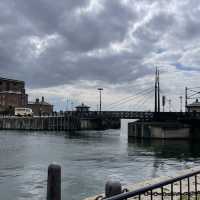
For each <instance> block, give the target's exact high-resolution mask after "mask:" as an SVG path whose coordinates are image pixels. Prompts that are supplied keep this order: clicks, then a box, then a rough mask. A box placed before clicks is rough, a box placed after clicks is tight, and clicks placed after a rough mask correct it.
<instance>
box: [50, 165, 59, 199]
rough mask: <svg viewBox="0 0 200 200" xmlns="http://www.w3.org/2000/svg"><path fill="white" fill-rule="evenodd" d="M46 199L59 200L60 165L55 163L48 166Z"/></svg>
mask: <svg viewBox="0 0 200 200" xmlns="http://www.w3.org/2000/svg"><path fill="white" fill-rule="evenodd" d="M47 200H61V167H60V166H59V165H56V164H51V165H49V167H48V180H47Z"/></svg>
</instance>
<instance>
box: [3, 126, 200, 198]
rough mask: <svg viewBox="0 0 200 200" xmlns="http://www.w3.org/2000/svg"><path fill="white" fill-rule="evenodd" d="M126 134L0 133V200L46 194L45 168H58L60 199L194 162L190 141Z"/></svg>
mask: <svg viewBox="0 0 200 200" xmlns="http://www.w3.org/2000/svg"><path fill="white" fill-rule="evenodd" d="M126 134H127V133H126V130H125V129H123V128H122V130H106V131H89V132H88V131H84V132H78V133H73V134H67V133H63V132H28V131H25V132H22V131H20V132H19V131H0V194H1V199H4V200H11V199H17V200H25V199H29V200H39V199H45V196H46V179H47V167H48V165H49V164H50V163H52V162H56V163H58V164H60V165H61V166H62V199H63V200H81V199H84V198H85V197H88V196H93V195H95V194H98V193H101V192H102V191H103V190H104V184H105V182H106V181H107V180H109V179H114V180H119V181H121V182H122V183H123V184H132V183H136V182H139V181H142V180H145V179H150V178H152V177H157V176H163V175H164V176H165V175H175V174H176V172H177V171H179V170H182V169H186V168H190V167H194V166H197V165H199V164H200V146H199V143H198V142H192V141H184V140H182V141H180V140H175V141H169V140H168V141H167V140H166V141H162V140H154V141H153V140H152V141H144V140H143V141H142V140H140V141H132V142H128V141H127V135H126Z"/></svg>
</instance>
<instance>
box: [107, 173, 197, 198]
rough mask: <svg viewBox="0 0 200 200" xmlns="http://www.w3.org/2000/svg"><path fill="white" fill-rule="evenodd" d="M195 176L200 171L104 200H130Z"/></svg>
mask: <svg viewBox="0 0 200 200" xmlns="http://www.w3.org/2000/svg"><path fill="white" fill-rule="evenodd" d="M197 174H200V170H198V171H195V172H191V173H188V174H185V175H181V176H178V177H175V178H171V179H168V180H166V181H161V182H159V183H156V184H153V185H150V186H146V187H143V188H140V189H137V190H134V191H131V192H126V193H122V194H118V195H116V196H113V197H109V198H104V200H124V199H127V198H131V197H134V196H137V195H141V194H144V193H146V192H148V191H151V190H154V189H158V188H161V187H163V186H166V185H169V184H173V183H175V182H178V181H181V180H183V179H186V178H190V177H192V176H196V175H197Z"/></svg>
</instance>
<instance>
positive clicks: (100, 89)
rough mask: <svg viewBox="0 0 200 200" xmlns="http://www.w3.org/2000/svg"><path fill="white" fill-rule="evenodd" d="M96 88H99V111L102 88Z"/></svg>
mask: <svg viewBox="0 0 200 200" xmlns="http://www.w3.org/2000/svg"><path fill="white" fill-rule="evenodd" d="M97 90H99V111H100V113H101V91H102V90H103V88H98V89H97Z"/></svg>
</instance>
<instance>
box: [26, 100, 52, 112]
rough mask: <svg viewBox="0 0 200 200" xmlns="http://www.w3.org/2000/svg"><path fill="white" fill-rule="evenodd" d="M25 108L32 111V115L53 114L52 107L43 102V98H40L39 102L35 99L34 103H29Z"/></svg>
mask: <svg viewBox="0 0 200 200" xmlns="http://www.w3.org/2000/svg"><path fill="white" fill-rule="evenodd" d="M27 107H28V108H31V109H32V111H33V113H34V115H44V114H50V113H52V112H53V105H52V104H50V103H48V102H46V101H44V97H42V100H41V101H40V100H39V99H38V98H37V99H36V100H35V102H29V103H28V105H27Z"/></svg>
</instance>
